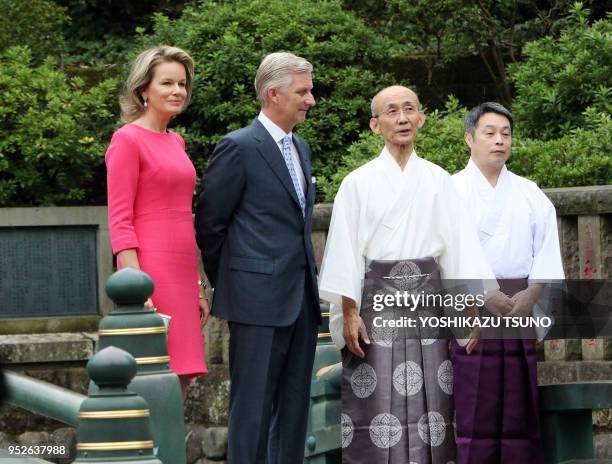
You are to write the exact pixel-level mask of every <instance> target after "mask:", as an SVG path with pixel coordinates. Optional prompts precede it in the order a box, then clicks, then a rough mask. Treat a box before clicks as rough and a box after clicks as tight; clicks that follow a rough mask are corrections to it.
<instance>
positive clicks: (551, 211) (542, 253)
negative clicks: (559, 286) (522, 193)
mask: <svg viewBox="0 0 612 464" xmlns="http://www.w3.org/2000/svg"><path fill="white" fill-rule="evenodd" d="M534 196H535V197H536V198H535V200H536V201H533V203H532V207H533V208H534V210H535V212H536V214H535V216H536V224H535V233H534V237H533V250H532V252H533V265H532V266H531V271H530V272H529V280H555V279H556V280H562V279H564V278H565V273H564V272H563V262H562V260H561V248H560V246H559V231H558V229H557V214H556V211H555V207H554V205H553V204H552V202H551V201H550V200H549V199H548V197H547V196H546V195H545V194H544V193H543V192H542V191H541V190H540V189H537V192H536V194H535V195H534ZM530 200H532V199H530Z"/></svg>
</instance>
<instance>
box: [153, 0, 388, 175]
mask: <svg viewBox="0 0 612 464" xmlns="http://www.w3.org/2000/svg"><path fill="white" fill-rule="evenodd" d="M162 43H168V44H173V45H176V46H179V47H181V48H184V49H185V50H187V51H188V52H190V53H191V55H192V56H193V58H194V60H195V63H196V81H195V86H194V96H193V100H192V103H191V104H190V106H189V108H188V110H187V111H186V113H185V114H184V115H182V116H181V117H180V118H179V119H178V122H179V123H180V124H181V125H183V127H186V128H187V130H186V136H187V143H188V150H189V153H190V155H191V157H192V159H194V161H195V164H196V166H197V167H198V168H200V169H201V168H202V167H203V166H204V164H205V162H206V160H207V159H208V157H209V156H210V155H211V154H212V150H213V148H214V145H215V143H216V142H217V141H218V140H219V139H220V137H222V136H223V135H224V134H226V133H227V132H229V131H231V130H234V129H237V128H239V127H241V126H244V125H246V124H249V123H250V121H251V120H252V119H253V118H254V117H255V116H256V115H257V113H258V112H259V105H258V103H257V101H256V98H255V91H254V89H253V78H254V77H255V72H256V70H257V67H258V66H259V63H260V62H261V60H262V58H263V57H264V56H265V55H266V54H268V53H271V52H274V51H282V50H285V51H291V52H293V53H296V54H298V55H300V56H303V57H305V58H306V59H308V60H309V61H310V62H311V63H313V65H314V72H313V80H314V85H315V88H314V95H315V97H316V99H317V105H316V106H315V107H314V108H313V109H312V110H311V111H310V112H309V115H308V119H307V120H306V122H305V123H303V124H301V125H300V126H299V127H298V128H297V131H298V132H299V133H300V135H302V136H304V137H305V139H306V140H308V142H309V143H310V146H311V148H312V152H313V156H314V170H315V175H317V176H319V177H320V178H321V180H322V181H323V182H325V181H326V180H328V179H330V178H331V175H332V174H333V173H334V172H335V170H336V167H337V166H338V164H339V162H340V159H341V158H342V156H343V154H344V152H345V150H346V148H347V147H348V146H349V145H350V143H351V142H352V141H353V140H355V139H357V137H358V135H359V132H360V130H362V129H363V128H364V127H365V123H366V122H367V121H368V119H369V113H368V112H369V104H370V101H369V100H370V98H371V97H372V96H373V95H374V94H375V93H376V91H377V90H379V88H381V87H383V86H384V85H387V84H388V83H389V82H391V78H390V77H389V75H388V74H385V73H384V72H383V71H381V70H384V69H385V66H386V64H387V63H388V61H389V59H390V46H389V43H390V42H388V41H385V40H383V39H381V38H380V37H379V36H377V35H376V34H375V33H374V32H373V30H372V29H371V28H369V27H368V26H366V25H365V24H364V22H363V21H362V20H360V19H358V18H357V17H355V16H354V15H353V14H351V13H348V12H346V11H343V10H342V8H341V5H340V3H339V2H338V1H309V0H253V1H250V2H242V1H227V2H220V1H219V2H215V1H211V0H209V1H202V2H199V3H197V4H195V5H194V6H188V7H186V8H185V9H184V10H183V14H182V16H181V18H179V19H177V20H170V19H168V18H167V17H165V16H163V15H156V18H155V34H154V35H153V36H151V37H148V38H146V40H145V42H144V43H143V46H152V45H158V44H162Z"/></svg>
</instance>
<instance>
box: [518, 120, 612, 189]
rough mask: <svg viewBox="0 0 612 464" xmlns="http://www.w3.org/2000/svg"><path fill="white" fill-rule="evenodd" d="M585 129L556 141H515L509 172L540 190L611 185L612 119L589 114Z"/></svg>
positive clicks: (574, 131)
mask: <svg viewBox="0 0 612 464" xmlns="http://www.w3.org/2000/svg"><path fill="white" fill-rule="evenodd" d="M583 118H585V127H583V128H578V129H573V130H571V131H570V132H569V133H568V134H566V135H564V136H563V137H561V138H558V139H555V140H548V141H543V140H533V139H521V138H519V137H515V141H514V146H513V150H512V156H511V157H510V160H509V162H508V168H509V169H510V170H512V171H513V172H515V173H516V174H519V175H521V176H525V177H528V178H529V179H531V180H533V181H535V182H536V183H537V184H538V185H539V186H540V187H541V188H547V187H550V188H552V187H576V186H582V185H609V184H612V156H610V154H611V153H612V119H611V118H610V115H604V114H601V113H597V112H594V111H590V112H586V114H585V115H583Z"/></svg>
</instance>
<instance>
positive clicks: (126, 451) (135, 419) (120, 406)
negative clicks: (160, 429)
mask: <svg viewBox="0 0 612 464" xmlns="http://www.w3.org/2000/svg"><path fill="white" fill-rule="evenodd" d="M87 372H88V374H89V378H91V379H92V381H93V382H95V384H96V385H97V386H98V391H97V392H95V393H92V394H91V395H90V396H89V398H87V399H86V400H84V401H83V403H82V404H81V407H80V409H79V425H78V439H77V459H76V461H74V462H75V463H89V462H96V463H100V464H103V463H109V464H110V463H114V464H122V463H126V464H127V463H132V462H137V463H146V464H161V461H160V460H159V459H157V458H156V457H155V454H154V444H153V440H152V436H151V430H150V426H149V415H150V412H149V406H148V405H147V402H146V401H145V400H143V399H142V398H141V397H140V396H139V395H137V394H136V393H132V392H130V391H128V390H127V389H126V387H127V385H128V384H129V383H130V381H131V380H132V378H133V377H134V375H135V374H136V362H135V361H134V358H133V357H132V356H131V355H130V354H129V353H127V352H125V351H124V350H121V349H119V348H115V347H114V346H110V347H108V348H105V349H103V350H101V351H99V352H98V353H96V354H95V355H94V356H93V357H92V358H91V359H90V360H89V362H88V363H87Z"/></svg>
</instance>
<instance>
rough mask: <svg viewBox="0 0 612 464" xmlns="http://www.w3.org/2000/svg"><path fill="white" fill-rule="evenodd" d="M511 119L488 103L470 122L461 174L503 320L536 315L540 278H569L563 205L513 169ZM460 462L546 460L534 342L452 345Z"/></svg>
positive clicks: (501, 463) (463, 192)
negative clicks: (558, 209) (560, 225)
mask: <svg viewBox="0 0 612 464" xmlns="http://www.w3.org/2000/svg"><path fill="white" fill-rule="evenodd" d="M512 125H513V120H512V115H511V113H510V112H509V111H508V110H507V109H506V108H504V107H503V106H502V105H500V104H498V103H483V104H481V105H479V106H477V107H476V108H474V109H472V110H471V111H470V113H469V114H468V115H467V117H466V119H465V135H464V138H465V141H466V143H467V144H468V146H469V147H470V152H471V157H470V160H469V162H468V164H467V166H466V168H465V169H464V170H462V171H460V172H458V173H457V174H455V175H454V176H453V181H454V183H455V185H456V187H457V190H458V191H459V193H460V195H461V196H462V199H463V200H464V203H465V205H466V210H467V212H468V214H469V216H470V219H471V220H472V221H473V222H474V224H475V225H476V227H477V229H478V235H479V238H480V242H481V244H482V248H483V250H484V253H485V255H486V256H487V259H488V262H489V264H490V266H491V268H492V270H493V272H494V273H495V277H496V278H497V279H498V282H499V285H500V287H501V291H502V292H505V293H506V294H507V296H506V297H505V298H506V305H507V306H506V309H502V310H501V311H499V312H498V314H503V315H507V316H527V315H530V314H531V312H532V308H533V306H534V304H535V303H536V302H537V300H538V297H539V295H540V292H541V290H542V288H541V284H539V283H537V281H538V280H560V279H563V278H564V273H563V266H562V263H561V253H560V248H559V238H558V232H557V220H556V215H555V208H554V206H553V204H552V203H551V202H550V200H549V199H548V198H547V197H546V195H544V193H543V192H542V191H541V190H540V189H539V188H538V186H537V185H536V184H535V183H533V182H531V181H530V180H527V179H525V178H523V177H519V176H517V175H515V174H513V173H511V172H510V171H508V169H507V168H506V166H505V163H506V161H507V160H508V157H509V156H510V149H511V146H512ZM451 359H452V361H453V367H454V372H455V407H456V414H457V464H468V463H478V464H514V463H519V462H520V463H522V464H523V463H524V464H535V463H541V462H543V456H542V446H541V441H540V431H539V421H538V416H539V411H538V396H537V363H536V354H535V340H516V339H511V340H500V339H488V340H484V339H483V340H479V341H478V342H477V343H476V345H475V347H474V348H473V350H471V353H468V352H466V349H465V348H462V347H460V346H458V345H457V343H456V342H454V341H453V342H451Z"/></svg>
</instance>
